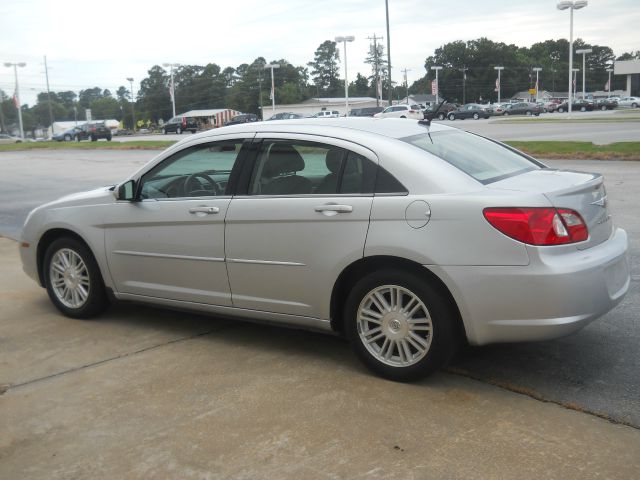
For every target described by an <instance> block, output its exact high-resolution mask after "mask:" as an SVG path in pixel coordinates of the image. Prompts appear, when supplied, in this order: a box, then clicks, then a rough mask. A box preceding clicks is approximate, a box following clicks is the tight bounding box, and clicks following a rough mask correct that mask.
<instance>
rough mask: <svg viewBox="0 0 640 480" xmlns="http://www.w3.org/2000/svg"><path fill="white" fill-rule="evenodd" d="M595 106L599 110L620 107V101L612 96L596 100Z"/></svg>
mask: <svg viewBox="0 0 640 480" xmlns="http://www.w3.org/2000/svg"><path fill="white" fill-rule="evenodd" d="M595 108H597V109H599V110H613V109H614V108H618V102H617V101H616V100H613V99H611V98H601V99H600V100H597V101H596V104H595Z"/></svg>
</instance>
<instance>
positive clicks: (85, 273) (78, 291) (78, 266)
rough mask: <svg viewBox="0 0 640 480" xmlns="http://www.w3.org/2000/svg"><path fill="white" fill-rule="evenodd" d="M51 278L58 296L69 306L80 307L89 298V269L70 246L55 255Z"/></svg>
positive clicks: (52, 260) (52, 262)
mask: <svg viewBox="0 0 640 480" xmlns="http://www.w3.org/2000/svg"><path fill="white" fill-rule="evenodd" d="M49 280H50V282H51V287H52V289H53V293H54V294H55V296H56V298H57V299H58V300H59V301H60V303H62V304H63V305H64V306H65V307H67V308H80V307H82V306H83V305H84V304H85V303H86V301H87V299H88V298H89V290H90V284H91V281H90V278H89V270H88V269H87V266H86V265H85V263H84V261H83V260H82V257H80V255H78V254H77V253H76V252H75V251H73V250H71V249H69V248H63V249H60V250H58V251H57V252H56V253H55V254H54V255H53V257H52V259H51V262H50V264H49Z"/></svg>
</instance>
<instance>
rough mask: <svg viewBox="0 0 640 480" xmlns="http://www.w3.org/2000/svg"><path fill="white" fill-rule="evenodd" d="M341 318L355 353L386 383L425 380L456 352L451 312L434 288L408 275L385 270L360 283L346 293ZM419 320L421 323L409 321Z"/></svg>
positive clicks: (420, 279) (453, 318)
mask: <svg viewBox="0 0 640 480" xmlns="http://www.w3.org/2000/svg"><path fill="white" fill-rule="evenodd" d="M380 298H383V299H384V300H385V303H383V302H381V301H380V300H379V299H380ZM398 298H399V300H400V301H399V302H397V299H398ZM394 303H395V305H394ZM385 304H386V305H385ZM384 307H387V308H388V309H386V308H384ZM405 309H406V310H409V311H410V312H411V315H407V313H406V312H404V310H405ZM363 312H369V313H363ZM383 312H388V313H383ZM344 318H345V332H346V334H347V338H348V339H349V342H350V343H351V346H352V348H353V350H354V351H355V353H356V355H357V356H358V357H359V359H360V360H361V361H362V362H363V363H364V364H365V365H366V366H367V367H368V368H369V369H370V370H372V371H373V372H375V373H376V374H378V375H380V376H382V377H385V378H388V379H390V380H395V381H401V382H407V381H413V380H418V379H420V378H424V377H426V376H427V375H429V374H431V373H433V372H434V371H436V370H438V369H439V368H441V367H443V366H444V365H445V364H446V363H447V362H448V361H449V360H450V359H451V358H452V357H453V355H454V354H455V351H456V346H457V342H456V335H455V325H454V321H455V313H454V309H453V308H452V306H451V305H450V303H449V302H448V300H447V299H445V298H444V297H443V296H442V294H441V293H440V291H439V289H438V288H435V287H434V286H433V285H431V284H430V283H428V282H426V281H425V280H424V279H423V278H421V277H418V276H416V275H413V274H411V273H406V272H403V271H400V270H395V269H383V270H378V271H376V272H373V273H370V274H369V275H366V276H365V277H363V278H362V279H360V281H358V282H357V283H356V284H355V286H354V287H353V289H352V290H351V292H350V293H349V297H348V298H347V302H346V304H345V310H344ZM378 319H380V320H379V321H378ZM418 319H422V320H423V321H420V322H417V323H410V322H409V320H412V321H413V322H415V321H416V320H418ZM376 325H380V327H377V326H376ZM378 328H380V329H381V330H379V331H378V332H375V330H376V329H378ZM367 331H368V332H369V334H368V335H367V333H366V332H367ZM376 338H377V339H376ZM401 349H402V350H401ZM403 364H404V365H403Z"/></svg>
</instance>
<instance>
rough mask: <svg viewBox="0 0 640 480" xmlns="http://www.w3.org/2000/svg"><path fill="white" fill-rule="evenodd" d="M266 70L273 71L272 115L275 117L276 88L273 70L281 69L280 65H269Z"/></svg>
mask: <svg viewBox="0 0 640 480" xmlns="http://www.w3.org/2000/svg"><path fill="white" fill-rule="evenodd" d="M264 68H269V69H271V114H272V115H275V114H276V86H275V83H274V81H273V69H274V68H280V64H279V63H270V64H268V65H265V66H264Z"/></svg>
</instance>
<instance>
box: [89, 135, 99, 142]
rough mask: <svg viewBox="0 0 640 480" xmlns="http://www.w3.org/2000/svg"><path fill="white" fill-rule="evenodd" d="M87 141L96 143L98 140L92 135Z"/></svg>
mask: <svg viewBox="0 0 640 480" xmlns="http://www.w3.org/2000/svg"><path fill="white" fill-rule="evenodd" d="M89 140H91V141H92V142H97V141H98V139H97V138H96V137H94V136H93V135H91V136H90V137H89Z"/></svg>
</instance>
